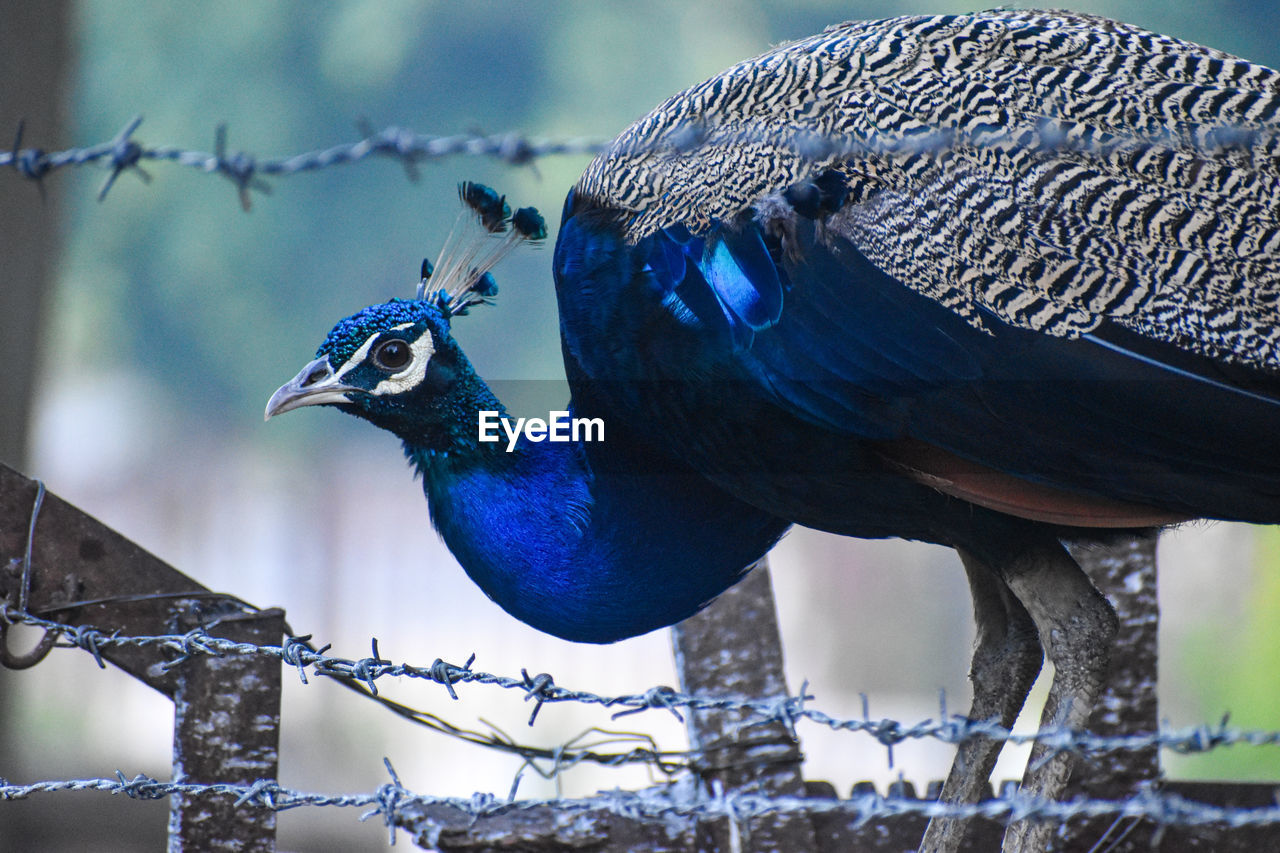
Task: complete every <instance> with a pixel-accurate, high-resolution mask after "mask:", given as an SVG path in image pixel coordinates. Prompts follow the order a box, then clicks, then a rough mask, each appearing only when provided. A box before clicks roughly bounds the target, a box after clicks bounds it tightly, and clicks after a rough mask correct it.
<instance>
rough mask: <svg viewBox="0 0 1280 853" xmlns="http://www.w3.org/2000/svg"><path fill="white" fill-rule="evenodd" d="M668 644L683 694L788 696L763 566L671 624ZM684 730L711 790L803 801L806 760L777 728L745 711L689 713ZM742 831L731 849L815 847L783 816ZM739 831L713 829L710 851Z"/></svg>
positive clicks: (797, 823) (805, 826) (800, 822)
mask: <svg viewBox="0 0 1280 853" xmlns="http://www.w3.org/2000/svg"><path fill="white" fill-rule="evenodd" d="M672 639H673V643H674V646H675V658H676V669H677V671H678V672H679V675H680V686H681V689H682V690H684V691H685V692H688V693H698V694H704V695H712V696H734V697H739V698H746V699H758V698H768V697H774V696H785V695H787V684H786V678H785V675H784V672H783V664H782V638H781V636H780V635H779V633H778V616H777V612H776V610H775V608H774V603H773V587H772V585H771V583H770V579H769V567H768V565H767V563H766V562H765V561H763V560H762V561H761V562H760V563H759V564H757V566H756V567H755V568H754V569H752V571H751V572H750V574H748V575H747V576H746V577H745V578H744V579H743V580H741V581H739V582H738V584H737V585H736V586H734V587H733V588H732V589H730V590H729V591H728V592H725V593H724V594H722V595H721V596H720V597H719V598H717V599H716V600H715V601H714V602H712V603H711V605H710V606H708V607H707V608H706V609H705V610H703V611H702V612H701V613H699V614H697V615H696V616H694V617H692V618H690V619H686V620H685V621H684V622H681V623H680V624H679V625H677V626H675V628H674V629H673V630H672ZM688 727H689V743H690V746H691V747H692V748H693V749H694V750H695V751H696V752H697V753H698V755H697V758H696V759H695V761H694V772H695V773H696V774H697V776H698V779H699V781H700V782H702V784H704V785H706V786H707V787H708V789H710V790H715V789H716V788H717V787H720V788H722V789H723V790H724V791H725V792H726V793H728V792H733V791H751V792H758V793H764V794H774V795H791V796H804V794H805V783H804V777H803V775H802V774H801V762H802V761H803V758H804V756H803V754H802V753H801V751H800V744H799V742H798V741H797V740H796V739H795V738H794V737H793V736H792V734H791V733H790V732H789V731H788V730H787V728H786V726H784V725H782V724H781V723H771V722H759V721H751V719H750V717H749V716H748V715H747V714H746V713H745V712H742V711H692V712H690V714H689V721H688ZM721 823H722V824H723V823H724V822H721ZM743 829H744V830H745V831H742V832H741V838H740V839H739V840H738V841H737V842H736V843H737V848H736V849H741V850H744V851H749V850H788V851H797V852H798V851H806V850H816V849H817V843H816V841H815V838H814V830H813V826H812V824H811V822H810V821H809V820H808V818H805V817H795V816H781V815H780V816H776V817H770V818H768V819H760V820H756V821H753V822H752V823H751V825H750V826H748V827H745V828H743ZM738 832H739V828H735V827H728V826H725V825H718V826H715V827H713V828H712V829H711V834H712V836H713V837H712V838H711V839H709V841H710V842H711V843H710V845H709V847H710V849H716V850H728V849H730V847H731V846H734V843H732V836H733V835H736V834H738Z"/></svg>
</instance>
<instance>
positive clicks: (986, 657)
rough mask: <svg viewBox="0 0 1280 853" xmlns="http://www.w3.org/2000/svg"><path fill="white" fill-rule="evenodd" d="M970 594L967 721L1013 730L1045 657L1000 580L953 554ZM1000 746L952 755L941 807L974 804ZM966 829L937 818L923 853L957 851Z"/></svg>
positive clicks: (979, 744) (978, 744)
mask: <svg viewBox="0 0 1280 853" xmlns="http://www.w3.org/2000/svg"><path fill="white" fill-rule="evenodd" d="M957 550H958V551H959V554H960V560H961V562H962V563H963V564H964V568H965V572H966V574H968V576H969V589H970V591H971V592H972V594H973V616H974V621H975V622H976V623H977V638H976V641H975V644H974V650H973V663H972V665H971V667H970V669H969V680H970V681H971V682H973V704H972V705H971V706H970V709H969V719H971V720H995V721H996V722H998V723H999V724H1000V725H1002V726H1004V727H1006V728H1008V727H1010V726H1012V725H1013V721H1014V720H1015V719H1016V718H1017V716H1018V712H1019V711H1021V710H1022V705H1023V703H1024V702H1025V701H1026V698H1027V692H1028V691H1029V690H1030V689H1031V685H1032V683H1033V682H1034V681H1035V679H1036V675H1037V673H1039V672H1040V664H1041V662H1042V660H1043V655H1042V653H1041V651H1040V640H1039V637H1038V636H1037V633H1036V626H1035V623H1034V622H1032V620H1031V616H1030V615H1029V614H1028V613H1027V611H1026V609H1025V608H1024V607H1023V606H1022V604H1021V603H1019V601H1018V599H1017V598H1016V597H1014V595H1013V593H1012V592H1011V591H1010V590H1009V587H1008V586H1006V585H1005V583H1004V581H1003V580H1002V579H1001V578H1000V576H999V575H997V574H996V572H995V571H994V570H993V569H992V568H991V567H990V566H988V565H987V564H985V563H984V562H983V561H982V560H980V559H979V558H978V557H977V556H975V555H974V554H972V553H970V552H969V551H966V550H964V549H957ZM1002 746H1003V744H1002V743H1001V742H1000V741H995V740H988V739H987V738H972V739H970V740H966V741H964V742H963V743H961V744H960V745H959V747H958V749H957V751H956V757H955V761H954V762H952V764H951V772H950V773H948V774H947V781H946V782H945V783H943V786H942V796H941V798H940V800H941V801H942V802H944V803H973V802H977V801H978V800H979V799H981V798H982V795H983V794H984V793H985V792H986V791H987V790H988V780H989V779H990V778H991V771H992V770H993V769H994V767H995V764H996V759H997V758H998V757H999V755H1000V748H1001V747H1002ZM967 825H968V822H967V821H964V820H943V819H935V820H932V821H930V822H929V827H928V829H926V830H925V834H924V839H923V840H922V841H921V842H920V850H921V853H925V851H928V853H953V851H955V850H958V849H959V848H960V843H961V841H962V840H963V838H964V833H965V829H966V827H967Z"/></svg>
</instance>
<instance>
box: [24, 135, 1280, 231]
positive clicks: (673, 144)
mask: <svg viewBox="0 0 1280 853" xmlns="http://www.w3.org/2000/svg"><path fill="white" fill-rule="evenodd" d="M141 124H142V116H140V115H139V116H134V117H133V118H132V119H130V120H129V121H128V122H127V123H126V124H125V125H124V127H123V128H121V129H120V131H119V132H118V133H117V134H116V135H115V136H114V137H113V138H112V139H110V140H107V141H105V142H101V143H98V144H96V145H89V146H86V147H77V148H68V149H65V150H62V151H53V152H47V151H44V150H43V149H40V148H23V147H22V141H23V125H22V123H19V125H18V130H17V134H16V137H15V139H14V143H13V145H12V147H11V148H10V149H9V150H8V151H0V168H3V167H6V166H7V167H10V168H11V169H12V170H13V171H14V172H16V173H17V174H18V175H20V176H21V177H23V178H26V179H28V180H31V181H34V182H36V183H37V184H38V185H40V186H41V187H43V184H42V183H41V182H42V181H43V180H44V179H45V178H46V177H47V176H48V175H50V174H51V173H53V172H55V171H58V170H60V169H64V168H68V167H76V166H86V165H94V164H101V165H104V166H105V167H106V169H107V177H106V178H105V179H104V181H103V183H102V186H101V188H100V189H99V191H98V200H99V201H101V200H103V199H104V198H106V195H107V193H108V192H109V191H110V190H111V188H112V187H113V186H114V185H115V183H116V181H117V179H118V178H119V177H120V176H121V175H122V174H124V173H125V172H134V173H135V174H137V175H138V176H139V178H140V179H142V180H143V181H144V182H149V181H150V179H151V178H150V175H149V173H148V172H147V171H146V170H145V169H144V168H143V164H144V163H147V162H169V163H176V164H178V165H180V166H186V167H189V168H193V169H196V170H198V171H200V172H205V173H210V174H219V175H222V176H223V177H225V178H227V179H228V180H230V181H231V182H232V183H233V184H234V185H235V187H236V190H237V193H238V195H239V198H240V205H241V207H242V208H244V209H245V210H248V209H249V207H250V200H251V193H252V192H255V191H256V192H260V193H263V194H269V193H270V191H271V187H270V184H268V183H267V182H266V181H265V180H264V177H284V176H288V175H295V174H298V173H302V172H313V171H318V170H320V169H325V168H329V167H331V166H337V165H346V164H351V163H358V162H361V161H364V160H367V159H369V158H371V157H374V156H380V157H390V158H392V159H395V160H397V161H399V162H400V163H401V164H402V165H403V166H404V168H405V171H406V173H407V174H408V175H409V177H410V178H411V179H412V178H416V177H417V174H418V173H417V166H418V164H419V163H421V162H424V161H431V160H439V159H443V158H446V157H453V156H481V157H490V158H493V159H496V160H499V161H501V162H504V163H507V164H509V165H513V166H524V165H530V164H532V163H533V162H534V161H536V160H538V159H541V158H544V157H551V156H557V155H579V156H582V155H595V154H599V153H600V152H602V151H605V150H606V149H608V148H610V147H611V146H616V147H615V148H614V151H615V153H616V154H617V155H618V156H621V157H628V156H635V155H639V154H644V153H647V152H654V151H656V152H665V153H666V154H669V155H673V156H679V155H682V154H687V153H689V152H691V151H693V150H695V149H698V148H701V147H705V146H717V147H732V146H742V145H752V146H765V147H772V148H777V149H780V150H786V151H789V152H791V153H792V154H793V155H794V156H795V157H797V158H798V159H800V160H803V161H807V162H810V163H813V164H821V163H830V162H832V161H834V160H836V159H840V158H842V157H849V156H863V157H865V156H877V155H891V156H892V155H912V154H923V153H931V152H933V153H936V152H938V151H942V150H946V149H952V148H957V147H976V148H1000V147H1009V146H1012V147H1018V148H1026V147H1031V148H1035V149H1037V150H1040V151H1073V152H1077V153H1087V154H1090V155H1094V156H1098V157H1103V158H1106V157H1114V156H1130V157H1132V156H1135V155H1136V154H1137V153H1139V152H1142V151H1145V150H1148V149H1151V148H1189V149H1191V150H1196V151H1206V152H1208V151H1227V150H1245V149H1248V148H1251V147H1261V148H1262V149H1264V150H1266V151H1268V152H1270V151H1274V150H1278V149H1280V131H1277V130H1276V129H1275V128H1268V127H1235V126H1227V125H1204V126H1199V125H1197V126H1195V127H1194V128H1193V129H1192V130H1188V131H1186V132H1183V133H1176V132H1174V131H1172V130H1164V131H1154V132H1137V131H1122V130H1117V129H1108V130H1099V129H1098V128H1094V127H1091V126H1089V125H1086V124H1081V123H1079V122H1072V121H1068V120H1065V119H1057V118H1053V117H1050V116H1040V117H1035V116H1032V117H1030V118H1029V119H1028V120H1027V121H1024V122H1022V123H1019V124H1017V125H1015V126H1013V127H1010V128H984V129H982V130H980V131H973V130H965V129H962V128H959V127H955V128H951V127H943V128H918V129H914V130H902V131H883V130H880V129H868V128H863V129H853V130H846V131H841V132H834V133H827V132H821V131H817V130H813V129H809V128H804V127H799V126H771V125H762V126H754V125H753V126H747V127H738V126H733V125H730V126H727V127H720V126H713V125H707V124H704V123H701V122H686V123H682V124H675V125H673V126H671V127H669V128H667V129H665V130H664V131H663V132H662V133H660V134H658V135H656V136H655V137H653V138H645V139H637V138H625V137H624V138H621V139H619V140H617V141H616V142H615V141H614V140H612V139H606V138H597V137H585V136H581V137H568V138H562V139H548V138H537V137H529V136H526V135H524V134H520V133H515V132H506V133H498V134H488V135H486V134H478V133H463V134H452V135H431V134H423V133H418V132H416V131H413V130H409V129H406V128H403V127H399V126H396V125H390V126H387V127H385V128H383V129H382V130H377V131H375V130H373V129H372V128H371V127H369V126H368V125H367V123H360V124H359V125H358V127H359V130H360V132H361V133H362V134H363V135H362V137H361V138H360V139H358V140H355V141H353V142H345V143H341V144H338V145H333V146H330V147H328V148H319V149H314V150H312V151H306V152H303V153H299V154H293V155H289V156H285V157H275V158H261V157H258V156H256V155H254V154H250V153H248V152H246V151H242V150H235V151H232V150H229V149H228V145H227V137H228V130H227V125H226V124H225V123H223V124H219V125H218V126H217V127H216V128H215V131H214V144H213V151H212V152H209V151H201V150H196V149H187V148H181V147H178V146H172V145H169V146H158V147H150V146H147V145H143V144H142V143H140V142H138V141H137V140H135V139H134V134H135V133H136V132H137V130H138V128H139V127H140V126H141Z"/></svg>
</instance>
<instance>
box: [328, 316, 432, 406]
mask: <svg viewBox="0 0 1280 853" xmlns="http://www.w3.org/2000/svg"><path fill="white" fill-rule="evenodd" d="M415 325H417V324H416V323H400V324H399V325H397V326H392V327H391V328H390V329H387V331H388V332H399V331H401V330H403V329H412V328H413V327H414V326H415ZM384 334H385V332H381V333H379V334H376V335H370V336H369V337H368V338H366V339H365V342H364V343H362V344H361V345H360V348H359V349H358V350H356V351H355V352H353V353H352V354H351V358H349V359H347V360H346V361H345V362H344V363H343V365H342V367H340V368H338V371H337V373H335V374H334V377H333V378H334V380H335V381H341V380H342V377H344V376H346V375H347V374H348V373H350V372H351V371H352V370H355V369H356V368H357V367H359V366H360V365H361V364H363V363H364V360H365V359H366V358H368V357H369V350H370V349H371V348H372V347H373V344H374V342H375V341H376V342H378V343H381V342H382V336H383V335H384ZM409 350H410V352H411V353H412V354H413V357H412V358H411V359H410V360H409V364H408V365H406V367H405V370H402V371H400V373H397V374H394V375H393V376H391V379H396V378H397V377H399V376H401V375H403V374H404V373H405V372H406V371H408V370H412V369H413V368H414V366H415V365H416V364H417V363H418V356H419V354H422V355H424V356H425V359H424V361H423V364H424V367H423V368H422V369H423V372H424V375H425V371H426V367H425V364H426V361H429V360H430V359H431V356H432V354H433V353H435V341H433V340H432V338H431V332H430V331H429V330H427V329H423V330H422V334H421V335H420V336H419V337H418V339H417V340H416V341H414V342H413V343H412V344H410V345H409ZM421 380H422V377H421V376H419V377H418V379H417V381H421ZM383 384H385V382H380V383H378V387H377V388H375V389H374V391H373V393H374V394H381V393H384V392H383V391H381V390H379V389H380V388H381V387H382V386H383ZM411 384H416V382H415V383H411ZM406 387H411V386H406Z"/></svg>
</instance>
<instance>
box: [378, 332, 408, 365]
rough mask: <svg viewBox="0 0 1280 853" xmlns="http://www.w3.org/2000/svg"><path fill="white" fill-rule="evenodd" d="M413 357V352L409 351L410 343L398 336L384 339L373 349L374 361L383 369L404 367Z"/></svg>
mask: <svg viewBox="0 0 1280 853" xmlns="http://www.w3.org/2000/svg"><path fill="white" fill-rule="evenodd" d="M412 357H413V353H412V352H410V351H409V345H408V344H407V343H405V342H404V341H402V340H399V339H396V338H392V339H391V340H389V341H383V342H382V343H380V344H378V346H377V348H376V349H375V350H374V351H373V363H374V364H375V365H377V366H378V367H380V368H382V369H383V370H389V371H392V372H395V371H397V370H399V369H401V368H402V367H404V366H405V365H406V364H408V363H409V360H410V359H411V358H412Z"/></svg>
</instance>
